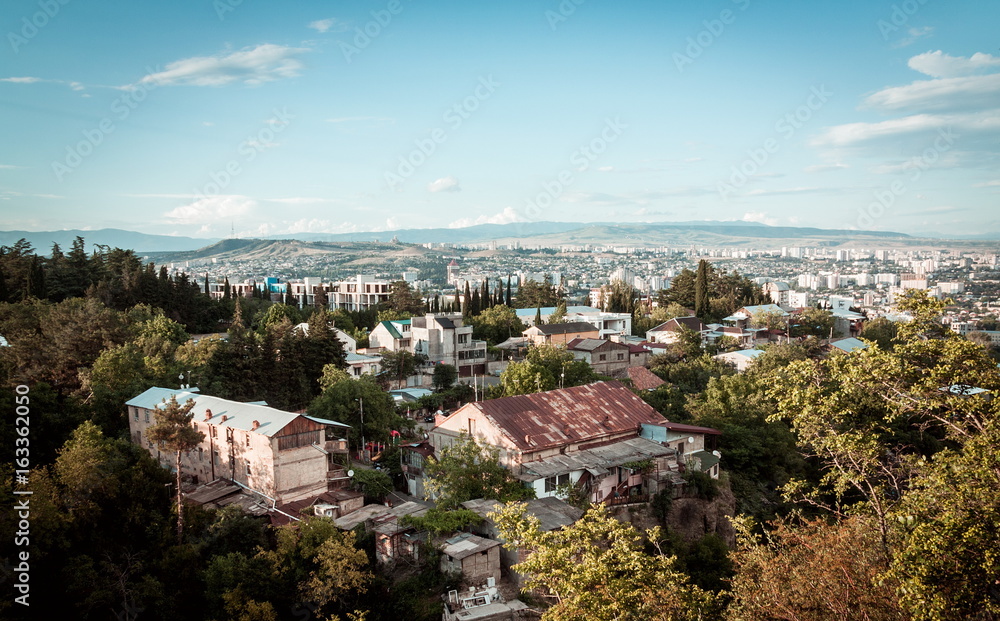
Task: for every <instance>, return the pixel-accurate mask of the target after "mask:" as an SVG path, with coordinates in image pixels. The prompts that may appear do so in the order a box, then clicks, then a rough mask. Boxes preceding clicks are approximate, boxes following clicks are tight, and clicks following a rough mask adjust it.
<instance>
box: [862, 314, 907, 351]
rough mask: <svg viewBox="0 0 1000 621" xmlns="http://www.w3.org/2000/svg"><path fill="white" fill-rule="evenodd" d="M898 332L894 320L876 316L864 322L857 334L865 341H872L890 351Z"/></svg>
mask: <svg viewBox="0 0 1000 621" xmlns="http://www.w3.org/2000/svg"><path fill="white" fill-rule="evenodd" d="M898 334H899V328H898V326H897V325H896V322H894V321H890V320H889V319H886V318H885V317H876V318H875V319H872V320H871V321H867V322H865V325H864V327H862V328H861V334H860V335H859V336H860V337H861V338H863V339H865V340H866V341H872V342H873V343H875V344H876V345H878V346H879V347H881V348H882V349H884V350H886V351H891V350H892V348H893V347H895V344H896V343H895V341H896V336H897V335H898Z"/></svg>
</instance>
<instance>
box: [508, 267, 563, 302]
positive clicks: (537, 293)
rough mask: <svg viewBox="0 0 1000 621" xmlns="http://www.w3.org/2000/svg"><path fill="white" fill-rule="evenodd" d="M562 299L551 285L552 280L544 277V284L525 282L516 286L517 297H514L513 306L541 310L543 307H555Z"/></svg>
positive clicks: (546, 276) (532, 281)
mask: <svg viewBox="0 0 1000 621" xmlns="http://www.w3.org/2000/svg"><path fill="white" fill-rule="evenodd" d="M561 299H562V293H561V291H560V290H559V289H558V288H557V287H556V286H555V285H553V284H552V279H551V278H550V277H549V276H548V274H546V275H545V281H544V282H541V283H539V282H537V281H534V280H531V279H530V278H529V279H528V280H525V281H524V282H522V283H521V284H520V286H518V288H517V295H516V296H514V305H515V306H516V307H517V308H542V307H545V306H555V305H557V304H558V303H559V301H560V300H561Z"/></svg>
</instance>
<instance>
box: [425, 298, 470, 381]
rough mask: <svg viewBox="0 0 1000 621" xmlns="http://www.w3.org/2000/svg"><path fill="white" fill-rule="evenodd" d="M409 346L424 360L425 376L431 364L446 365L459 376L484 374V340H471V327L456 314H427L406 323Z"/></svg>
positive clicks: (431, 369)
mask: <svg viewBox="0 0 1000 621" xmlns="http://www.w3.org/2000/svg"><path fill="white" fill-rule="evenodd" d="M410 343H411V351H412V352H413V353H414V354H421V355H423V356H425V357H426V360H427V363H426V364H427V365H428V367H430V369H429V373H433V366H434V365H435V364H442V363H444V364H450V365H452V366H454V367H455V368H457V369H458V376H459V377H471V376H473V375H485V374H486V341H479V340H475V339H473V338H472V326H466V325H463V323H462V315H461V314H458V313H453V314H444V313H439V314H435V313H428V314H427V315H424V316H423V317H414V318H412V319H411V320H410Z"/></svg>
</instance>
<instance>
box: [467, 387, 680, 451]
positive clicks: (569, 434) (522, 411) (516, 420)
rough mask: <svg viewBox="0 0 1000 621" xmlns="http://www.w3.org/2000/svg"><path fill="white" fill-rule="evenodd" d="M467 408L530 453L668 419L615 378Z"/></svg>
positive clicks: (592, 440) (505, 398) (634, 429)
mask: <svg viewBox="0 0 1000 621" xmlns="http://www.w3.org/2000/svg"><path fill="white" fill-rule="evenodd" d="M468 407H472V408H476V409H478V410H479V411H481V412H482V413H483V415H484V416H485V417H486V418H488V419H490V420H491V421H492V422H493V423H494V424H495V425H496V426H497V428H498V429H500V430H501V431H502V432H503V433H504V434H505V435H506V436H508V437H509V438H510V440H511V442H513V443H514V445H515V446H517V447H518V448H519V449H521V450H522V451H526V452H529V451H537V450H541V449H545V448H551V447H556V446H563V445H566V444H576V443H580V442H594V441H599V440H601V439H602V438H607V437H609V436H620V435H621V434H622V433H624V432H628V431H633V432H636V433H638V431H637V430H638V429H639V427H640V425H641V424H642V423H663V422H665V421H664V418H663V416H662V415H661V414H660V413H659V412H657V411H656V410H655V409H653V408H652V407H651V406H650V405H649V404H648V403H646V402H645V401H643V400H642V399H640V398H639V397H638V396H637V395H636V394H635V393H633V392H632V391H631V390H629V389H628V388H626V387H625V386H623V385H622V384H620V383H618V382H613V381H612V382H595V383H593V384H587V385H585V386H574V387H572V388H563V389H559V390H550V391H548V392H539V393H535V394H531V395H518V396H515V397H503V398H500V399H491V400H488V401H478V402H475V403H469V404H467V405H465V406H463V407H462V408H461V409H465V408H468ZM459 411H461V410H459ZM456 414H458V412H456Z"/></svg>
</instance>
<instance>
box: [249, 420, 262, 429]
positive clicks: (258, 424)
mask: <svg viewBox="0 0 1000 621" xmlns="http://www.w3.org/2000/svg"><path fill="white" fill-rule="evenodd" d="M258 427H260V421H259V420H255V421H254V422H253V425H251V427H250V431H257V428H258Z"/></svg>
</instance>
